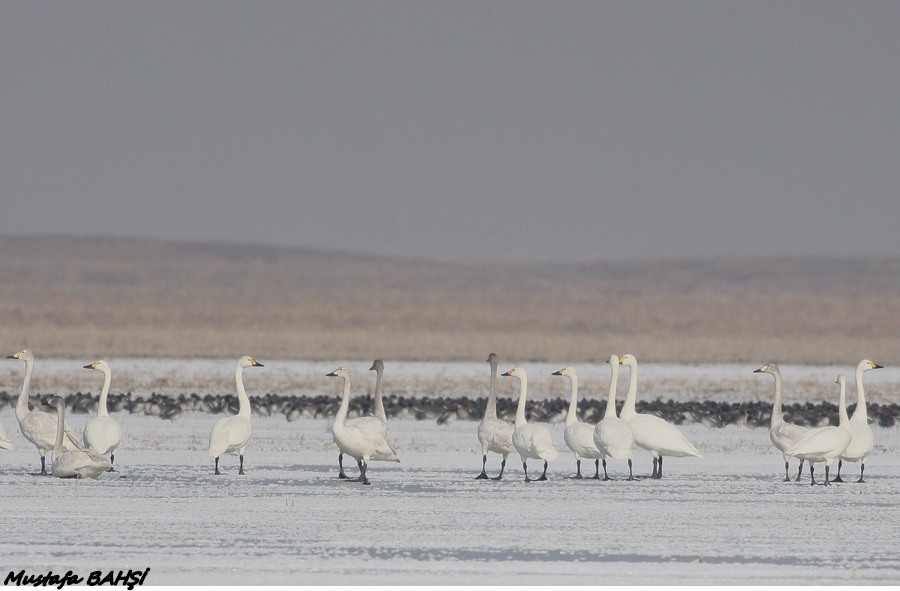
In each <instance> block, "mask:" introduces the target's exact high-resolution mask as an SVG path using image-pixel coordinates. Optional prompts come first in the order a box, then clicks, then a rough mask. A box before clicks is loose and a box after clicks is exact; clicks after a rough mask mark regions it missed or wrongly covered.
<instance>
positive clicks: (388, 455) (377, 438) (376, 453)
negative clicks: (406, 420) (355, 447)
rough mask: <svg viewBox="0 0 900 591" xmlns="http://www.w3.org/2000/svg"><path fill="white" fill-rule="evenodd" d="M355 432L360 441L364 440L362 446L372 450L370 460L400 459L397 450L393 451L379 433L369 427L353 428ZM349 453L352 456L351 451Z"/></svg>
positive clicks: (392, 460)
mask: <svg viewBox="0 0 900 591" xmlns="http://www.w3.org/2000/svg"><path fill="white" fill-rule="evenodd" d="M355 432H356V437H358V438H359V440H360V441H361V442H364V448H367V449H371V450H372V452H371V454H370V455H369V459H370V460H377V461H379V462H399V461H400V458H398V457H397V452H396V451H394V448H393V447H391V444H390V443H388V442H387V441H386V440H385V438H384V436H382V435H381V434H380V433H377V432H375V431H372V430H369V429H355ZM350 455H351V456H353V454H352V453H351V454H350ZM354 457H355V456H354ZM357 459H358V458H357Z"/></svg>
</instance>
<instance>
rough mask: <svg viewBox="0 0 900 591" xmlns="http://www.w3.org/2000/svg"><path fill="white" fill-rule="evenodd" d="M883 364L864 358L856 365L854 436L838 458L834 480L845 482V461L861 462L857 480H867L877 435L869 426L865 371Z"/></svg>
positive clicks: (852, 423) (851, 420)
mask: <svg viewBox="0 0 900 591" xmlns="http://www.w3.org/2000/svg"><path fill="white" fill-rule="evenodd" d="M882 367H884V366H883V365H878V364H877V363H875V362H874V361H869V360H868V359H863V360H862V361H860V362H859V364H857V366H856V409H855V410H854V411H853V416H851V417H850V432H851V433H852V434H853V437H852V438H851V439H850V445H848V446H847V449H845V450H844V453H842V454H841V457H840V458H839V459H838V471H837V476H835V478H834V480H833V482H843V481H844V480H843V479H842V478H841V466H842V465H843V463H844V462H843V461H844V460H847V461H848V462H859V480H857V481H856V482H865V480H863V472H865V470H866V458H867V457H869V454H870V453H872V449H873V448H874V447H875V435H874V434H873V433H872V428H871V427H869V415H868V413H867V411H866V393H865V391H863V373H864V372H867V371H869V370H870V369H881V368H882Z"/></svg>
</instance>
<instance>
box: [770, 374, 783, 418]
mask: <svg viewBox="0 0 900 591" xmlns="http://www.w3.org/2000/svg"><path fill="white" fill-rule="evenodd" d="M772 375H773V376H774V377H775V403H774V404H773V405H772V426H773V427H775V426H776V425H780V424H781V423H783V422H784V412H783V411H782V410H781V370H779V369H778V368H777V367H776V368H773V371H772Z"/></svg>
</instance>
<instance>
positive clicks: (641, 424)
mask: <svg viewBox="0 0 900 591" xmlns="http://www.w3.org/2000/svg"><path fill="white" fill-rule="evenodd" d="M619 363H620V364H621V365H627V366H628V367H629V368H630V369H631V377H630V379H629V381H628V394H627V395H626V397H625V405H624V406H623V407H622V412H621V413H620V416H621V417H622V418H623V419H625V420H626V421H627V422H628V426H629V427H631V434H632V435H633V436H634V442H635V443H636V444H638V446H640V447H643V448H644V449H646V450H647V451H649V452H650V455H652V456H653V474H652V476H651V478H662V475H663V456H672V457H675V458H682V457H685V456H694V457H698V458H699V457H702V456H701V455H700V452H698V451H697V449H696V448H695V447H694V446H693V445H691V442H690V441H688V440H687V439H685V437H684V435H682V434H681V432H680V431H679V430H678V429H676V428H675V427H674V426H673V425H670V424H669V423H667V422H666V421H664V420H663V419H661V418H659V417H656V416H653V415H647V414H642V413H641V414H639V413H637V412H636V411H635V409H634V404H635V398H636V397H637V359H635V357H634V355H631V354H630V353H629V354H627V355H622V356H621V357H619Z"/></svg>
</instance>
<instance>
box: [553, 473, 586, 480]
mask: <svg viewBox="0 0 900 591" xmlns="http://www.w3.org/2000/svg"><path fill="white" fill-rule="evenodd" d="M543 480H547V478H546V477H544V478H543ZM569 480H584V476H582V475H581V474H576V475H575V476H569Z"/></svg>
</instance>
